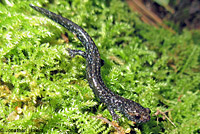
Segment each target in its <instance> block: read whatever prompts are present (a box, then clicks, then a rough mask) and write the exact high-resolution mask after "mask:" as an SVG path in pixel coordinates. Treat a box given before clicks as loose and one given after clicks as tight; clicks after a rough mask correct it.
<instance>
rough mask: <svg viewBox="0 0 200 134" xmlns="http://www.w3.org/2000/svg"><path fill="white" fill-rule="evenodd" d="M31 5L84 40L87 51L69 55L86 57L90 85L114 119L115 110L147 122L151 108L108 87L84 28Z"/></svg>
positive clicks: (116, 118) (92, 44) (100, 61)
mask: <svg viewBox="0 0 200 134" xmlns="http://www.w3.org/2000/svg"><path fill="white" fill-rule="evenodd" d="M30 7H32V8H33V9H35V10H36V11H38V12H40V13H42V14H44V15H45V16H47V17H48V18H50V19H51V20H53V21H55V22H57V23H59V24H60V25H62V26H63V27H65V28H66V29H68V30H69V31H70V32H72V33H73V34H75V35H76V37H77V38H78V39H79V40H80V41H81V42H82V44H83V45H84V47H85V52H84V51H81V50H72V49H68V52H69V55H70V56H71V57H74V56H76V55H81V56H83V57H84V58H85V59H86V78H87V80H88V83H89V86H90V87H91V88H92V90H93V92H94V94H95V96H96V97H97V98H99V100H100V101H101V102H102V103H104V104H105V105H106V106H107V109H108V111H109V112H110V114H111V115H112V119H113V120H115V121H118V119H119V118H120V117H119V115H118V114H116V112H115V110H117V111H119V112H120V113H122V114H123V115H125V117H127V118H128V119H129V120H131V121H134V122H136V123H145V122H147V121H149V120H150V113H151V111H150V109H149V108H144V107H143V106H141V105H140V104H138V103H136V102H134V101H132V100H129V99H126V98H123V97H121V96H119V95H117V94H115V93H113V92H112V91H111V90H109V89H108V88H107V87H106V85H105V84H104V82H103V80H102V77H101V66H102V59H101V57H100V54H99V51H98V48H97V46H96V45H95V43H94V41H93V40H92V38H91V37H90V36H89V34H88V33H87V32H86V31H85V30H84V29H83V28H81V27H80V26H78V25H77V24H75V23H74V22H72V21H70V20H68V19H67V18H64V17H62V16H61V15H57V14H55V13H53V12H50V11H48V10H46V9H44V8H40V7H37V6H34V5H32V4H30Z"/></svg>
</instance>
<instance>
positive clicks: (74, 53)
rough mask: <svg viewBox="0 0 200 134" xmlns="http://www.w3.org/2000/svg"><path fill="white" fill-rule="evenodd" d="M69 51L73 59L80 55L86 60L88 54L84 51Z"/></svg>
mask: <svg viewBox="0 0 200 134" xmlns="http://www.w3.org/2000/svg"><path fill="white" fill-rule="evenodd" d="M67 51H68V52H69V55H70V56H71V57H74V56H76V55H80V56H82V57H83V58H86V53H85V52H84V51H81V50H73V49H70V48H68V49H67Z"/></svg>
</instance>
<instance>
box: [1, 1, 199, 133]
mask: <svg viewBox="0 0 200 134" xmlns="http://www.w3.org/2000/svg"><path fill="white" fill-rule="evenodd" d="M29 4H30V2H29V1H26V0H23V1H21V0H15V1H11V0H10V1H5V0H4V1H1V3H0V40H1V42H0V59H1V60H0V67H1V71H0V84H1V85H0V105H1V106H0V112H1V114H0V131H12V130H17V129H18V130H19V131H22V130H24V131H26V132H27V133H28V132H31V131H42V132H44V133H45V132H48V133H50V132H51V133H60V132H61V133H64V132H68V133H100V132H102V133H110V132H113V131H116V130H115V129H114V128H113V127H110V126H108V125H106V124H104V123H102V122H101V121H100V120H98V119H96V118H92V117H96V116H99V115H101V116H103V117H105V118H108V119H109V120H111V119H112V118H111V115H110V114H109V112H108V110H107V109H106V107H105V106H104V105H102V104H101V103H99V102H98V101H97V100H96V98H95V96H94V94H93V92H92V90H91V89H90V87H89V85H88V82H87V80H86V77H85V59H83V58H82V57H80V56H77V57H75V58H73V59H71V58H70V57H69V56H68V53H67V51H66V48H68V47H73V48H78V49H82V50H84V48H83V47H82V46H81V45H80V42H79V41H77V39H76V38H75V37H74V36H73V35H72V34H71V33H68V34H69V43H68V44H66V43H65V42H64V41H63V40H62V39H61V38H60V35H61V33H63V32H67V31H66V30H65V29H63V28H62V27H61V26H59V25H58V24H56V23H54V22H52V21H51V20H49V19H47V18H46V17H44V16H42V15H40V14H39V13H37V12H35V11H33V10H32V9H31V8H30V7H29ZM32 4H35V5H38V6H42V7H45V8H46V9H49V10H50V11H53V12H56V13H58V14H61V15H63V16H65V17H67V18H69V19H70V20H72V21H74V22H76V23H77V24H78V25H80V26H82V27H83V28H84V29H85V30H86V31H87V32H88V33H89V34H90V35H91V36H92V38H93V39H94V41H95V43H96V44H97V46H98V48H99V51H100V54H101V57H102V59H104V60H105V65H104V66H103V67H102V76H103V79H104V81H105V83H106V85H107V86H108V87H109V88H110V89H111V90H112V91H114V92H115V93H117V94H119V95H121V96H123V97H125V98H128V99H132V100H134V101H136V102H139V103H140V104H142V105H143V106H144V107H149V108H150V109H151V111H152V119H151V121H149V122H148V123H146V124H137V125H134V124H133V123H132V122H130V121H128V120H127V119H126V118H125V117H123V116H122V119H121V120H120V126H122V128H123V129H124V131H126V132H133V133H134V132H135V133H198V132H199V131H200V128H199V126H200V123H199V119H200V117H199V113H200V109H199V107H200V106H199V104H200V102H199V101H200V95H199V86H200V83H199V80H200V73H199V71H200V70H199V54H200V48H199V44H198V40H199V37H198V35H199V33H198V31H195V32H190V31H188V30H184V31H183V33H181V34H172V33H170V32H169V31H167V30H165V29H162V28H154V27H151V26H148V25H146V24H144V23H143V22H141V21H140V20H139V17H138V16H137V15H135V14H133V13H132V12H130V10H129V8H128V6H127V5H126V4H125V3H124V2H121V1H119V0H112V1H109V2H108V1H101V2H100V1H92V0H91V1H87V0H84V1H79V0H73V1H65V0H54V1H42V0H38V1H34V2H33V3H32ZM194 33H195V36H193V34H194ZM166 117H168V118H166ZM170 121H171V122H170ZM172 122H173V123H174V125H173V124H172ZM175 125H176V127H175Z"/></svg>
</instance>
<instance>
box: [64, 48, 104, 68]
mask: <svg viewBox="0 0 200 134" xmlns="http://www.w3.org/2000/svg"><path fill="white" fill-rule="evenodd" d="M67 51H68V52H69V55H70V56H71V57H75V56H76V55H80V56H82V57H83V58H85V59H86V53H85V52H84V51H81V50H74V49H70V48H68V49H67ZM103 65H104V60H102V59H101V66H103Z"/></svg>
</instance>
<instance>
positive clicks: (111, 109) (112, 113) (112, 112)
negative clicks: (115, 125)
mask: <svg viewBox="0 0 200 134" xmlns="http://www.w3.org/2000/svg"><path fill="white" fill-rule="evenodd" d="M108 111H109V112H110V114H111V115H112V119H113V120H114V121H117V122H118V120H119V118H120V117H119V115H117V114H116V113H115V111H114V109H113V108H112V107H111V106H108Z"/></svg>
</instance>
